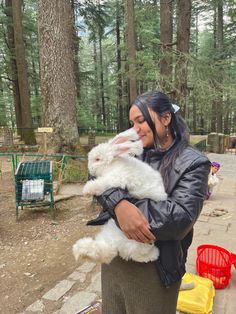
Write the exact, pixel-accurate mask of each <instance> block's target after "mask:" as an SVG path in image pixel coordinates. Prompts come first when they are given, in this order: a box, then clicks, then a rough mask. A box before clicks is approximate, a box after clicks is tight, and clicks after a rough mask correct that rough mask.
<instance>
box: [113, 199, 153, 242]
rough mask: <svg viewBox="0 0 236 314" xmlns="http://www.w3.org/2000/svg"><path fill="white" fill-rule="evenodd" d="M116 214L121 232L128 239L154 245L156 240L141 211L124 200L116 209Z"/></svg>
mask: <svg viewBox="0 0 236 314" xmlns="http://www.w3.org/2000/svg"><path fill="white" fill-rule="evenodd" d="M115 214H116V217H117V220H118V222H119V225H120V228H121V230H122V231H123V232H124V233H125V235H126V237H127V238H128V239H132V240H136V241H139V242H142V243H153V242H154V241H155V240H156V238H155V236H154V235H153V234H152V232H151V231H150V226H149V223H148V221H147V219H146V218H145V216H144V215H143V214H142V213H141V211H140V210H139V209H138V208H137V207H136V206H135V205H133V204H132V203H130V202H128V201H126V200H123V201H121V202H119V204H118V205H117V206H116V208H115Z"/></svg>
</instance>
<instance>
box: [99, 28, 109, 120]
mask: <svg viewBox="0 0 236 314" xmlns="http://www.w3.org/2000/svg"><path fill="white" fill-rule="evenodd" d="M98 42H99V69H100V95H101V102H102V108H101V109H102V122H103V125H104V126H106V124H107V121H106V120H107V116H106V106H105V92H104V75H103V54H102V33H101V31H99V34H98Z"/></svg>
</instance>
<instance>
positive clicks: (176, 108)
mask: <svg viewBox="0 0 236 314" xmlns="http://www.w3.org/2000/svg"><path fill="white" fill-rule="evenodd" d="M172 107H173V109H174V113H176V112H177V111H179V109H180V107H179V106H178V105H176V104H172Z"/></svg>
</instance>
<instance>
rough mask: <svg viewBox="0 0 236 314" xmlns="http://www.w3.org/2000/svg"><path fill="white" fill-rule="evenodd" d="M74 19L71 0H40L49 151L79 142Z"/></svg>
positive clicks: (64, 149)
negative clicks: (73, 40) (50, 129)
mask: <svg viewBox="0 0 236 314" xmlns="http://www.w3.org/2000/svg"><path fill="white" fill-rule="evenodd" d="M72 20H73V19H72V12H71V3H70V1H67V0H39V1H38V25H39V44H40V69H41V90H42V99H43V119H44V126H47V127H53V133H52V135H51V137H50V147H49V146H48V147H49V152H71V151H75V150H76V147H77V144H78V141H79V136H78V125H77V119H76V86H75V77H74V59H73V42H72V38H73V25H72Z"/></svg>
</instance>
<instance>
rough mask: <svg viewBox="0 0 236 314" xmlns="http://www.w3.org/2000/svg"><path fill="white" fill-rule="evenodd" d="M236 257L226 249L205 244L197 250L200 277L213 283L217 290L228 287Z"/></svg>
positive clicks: (197, 265) (197, 267)
mask: <svg viewBox="0 0 236 314" xmlns="http://www.w3.org/2000/svg"><path fill="white" fill-rule="evenodd" d="M235 257H236V256H235V255H234V254H232V253H230V252H229V251H227V250H226V249H224V248H222V247H219V246H216V245H211V244H203V245H200V246H199V247H198V248H197V260H196V269H197V272H198V274H199V275H200V276H202V277H205V278H209V279H211V280H212V281H213V284H214V287H215V288H216V289H223V288H225V287H227V285H228V283H229V280H230V278H231V266H232V264H234V266H236V259H235Z"/></svg>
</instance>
